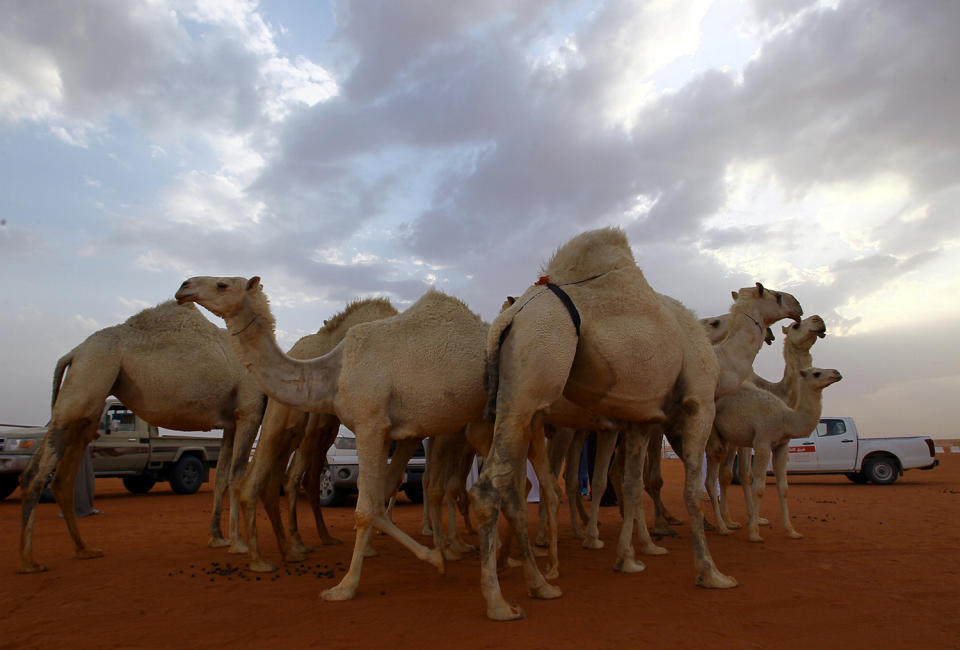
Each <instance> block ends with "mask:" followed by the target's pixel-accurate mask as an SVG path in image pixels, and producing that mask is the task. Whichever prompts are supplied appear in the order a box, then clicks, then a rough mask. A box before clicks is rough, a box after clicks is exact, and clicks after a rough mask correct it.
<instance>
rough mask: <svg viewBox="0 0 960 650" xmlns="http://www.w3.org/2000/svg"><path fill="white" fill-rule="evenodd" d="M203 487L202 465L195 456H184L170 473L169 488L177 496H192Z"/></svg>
mask: <svg viewBox="0 0 960 650" xmlns="http://www.w3.org/2000/svg"><path fill="white" fill-rule="evenodd" d="M201 485H203V463H202V462H200V459H199V458H197V457H196V456H184V457H183V458H181V459H180V460H179V461H177V464H176V465H174V466H173V471H172V472H170V488H171V489H172V490H173V491H174V492H176V493H177V494H193V493H194V492H196V491H197V490H199V489H200V486H201Z"/></svg>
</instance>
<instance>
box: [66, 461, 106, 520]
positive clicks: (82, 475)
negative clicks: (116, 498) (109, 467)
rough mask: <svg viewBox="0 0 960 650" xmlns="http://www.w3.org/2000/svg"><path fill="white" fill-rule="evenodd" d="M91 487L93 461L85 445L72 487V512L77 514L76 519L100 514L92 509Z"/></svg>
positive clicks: (92, 483)
mask: <svg viewBox="0 0 960 650" xmlns="http://www.w3.org/2000/svg"><path fill="white" fill-rule="evenodd" d="M93 487H94V476H93V459H92V457H91V455H90V445H87V448H86V449H84V450H83V459H82V460H81V461H80V469H79V471H78V472H77V481H76V483H74V486H73V510H74V512H76V513H77V517H89V516H90V515H98V514H100V511H99V510H97V509H96V508H94V507H93Z"/></svg>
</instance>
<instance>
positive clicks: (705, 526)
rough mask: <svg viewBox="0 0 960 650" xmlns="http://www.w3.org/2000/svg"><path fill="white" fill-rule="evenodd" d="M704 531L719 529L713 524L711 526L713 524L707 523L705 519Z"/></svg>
mask: <svg viewBox="0 0 960 650" xmlns="http://www.w3.org/2000/svg"><path fill="white" fill-rule="evenodd" d="M703 529H704V530H707V531H714V530H716V529H717V527H716V526H714V525H713V524H711V523H710V522H709V521H707V520H706V519H704V520H703Z"/></svg>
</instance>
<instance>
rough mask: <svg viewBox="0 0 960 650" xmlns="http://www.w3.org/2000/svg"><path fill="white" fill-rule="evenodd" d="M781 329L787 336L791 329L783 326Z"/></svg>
mask: <svg viewBox="0 0 960 650" xmlns="http://www.w3.org/2000/svg"><path fill="white" fill-rule="evenodd" d="M780 329H781V330H783V333H784V334H786V333H787V331H788V330H789V329H790V328H788V327H787V326H786V325H781V326H780Z"/></svg>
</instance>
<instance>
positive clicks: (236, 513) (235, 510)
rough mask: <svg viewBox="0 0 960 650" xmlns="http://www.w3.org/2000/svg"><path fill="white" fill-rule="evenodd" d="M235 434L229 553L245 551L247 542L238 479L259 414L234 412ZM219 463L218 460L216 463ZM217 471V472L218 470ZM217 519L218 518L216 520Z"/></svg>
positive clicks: (245, 466) (247, 460) (251, 446)
mask: <svg viewBox="0 0 960 650" xmlns="http://www.w3.org/2000/svg"><path fill="white" fill-rule="evenodd" d="M236 419H237V423H238V424H237V427H236V436H235V437H234V440H233V454H232V455H231V457H230V477H229V478H230V481H229V484H228V487H229V490H230V542H231V544H230V550H229V552H230V553H246V552H247V551H248V546H247V542H245V541H244V539H243V535H241V533H240V479H241V478H242V477H243V473H244V470H245V469H247V463H248V462H249V460H250V450H251V449H252V448H253V441H254V439H255V438H256V437H257V431H259V430H260V417H259V414H252V413H243V412H241V411H239V410H238V411H237V413H236ZM217 464H218V465H219V462H218V463H217ZM218 473H219V472H218ZM218 521H219V520H218Z"/></svg>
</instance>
